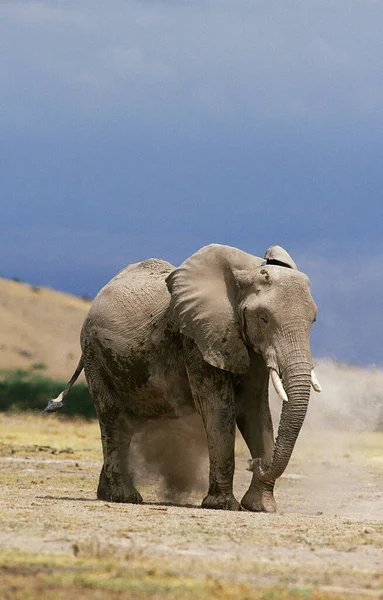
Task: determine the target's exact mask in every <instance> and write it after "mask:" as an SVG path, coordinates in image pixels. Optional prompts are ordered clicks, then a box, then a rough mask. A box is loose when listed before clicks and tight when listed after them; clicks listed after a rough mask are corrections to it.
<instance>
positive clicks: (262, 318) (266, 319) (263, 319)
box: [259, 313, 268, 323]
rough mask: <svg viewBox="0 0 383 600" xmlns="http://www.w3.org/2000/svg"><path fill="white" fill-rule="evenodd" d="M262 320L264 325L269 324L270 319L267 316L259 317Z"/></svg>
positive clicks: (261, 315)
mask: <svg viewBox="0 0 383 600" xmlns="http://www.w3.org/2000/svg"><path fill="white" fill-rule="evenodd" d="M259 318H260V320H261V321H262V323H268V318H267V315H266V314H264V313H262V314H260V315H259Z"/></svg>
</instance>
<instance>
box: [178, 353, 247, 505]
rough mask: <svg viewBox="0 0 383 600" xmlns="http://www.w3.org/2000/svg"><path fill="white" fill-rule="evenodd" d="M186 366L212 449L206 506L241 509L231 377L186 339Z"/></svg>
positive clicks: (209, 448)
mask: <svg viewBox="0 0 383 600" xmlns="http://www.w3.org/2000/svg"><path fill="white" fill-rule="evenodd" d="M186 344H187V347H188V350H187V352H185V354H186V359H185V363H186V368H187V372H188V377H189V384H190V389H191V392H192V394H193V398H194V402H195V405H196V409H197V412H198V413H199V414H200V415H201V416H202V419H203V423H204V426H205V431H206V436H207V444H208V450H209V460H210V472H209V490H208V493H207V496H206V497H205V498H204V500H203V502H202V507H203V508H216V509H224V510H240V505H239V502H238V501H237V500H236V499H235V498H234V495H233V477H234V442H235V404H234V391H233V387H232V383H231V379H230V376H229V375H228V374H227V373H226V372H225V371H222V370H220V369H216V368H214V367H211V366H210V365H208V364H207V363H206V362H204V361H203V359H202V356H201V354H200V352H199V350H198V348H197V347H196V346H194V347H191V342H186Z"/></svg>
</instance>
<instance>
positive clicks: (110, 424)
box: [97, 413, 142, 504]
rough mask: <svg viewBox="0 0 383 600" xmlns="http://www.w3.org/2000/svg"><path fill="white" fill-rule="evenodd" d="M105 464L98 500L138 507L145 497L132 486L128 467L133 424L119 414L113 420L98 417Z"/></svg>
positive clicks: (102, 470)
mask: <svg viewBox="0 0 383 600" xmlns="http://www.w3.org/2000/svg"><path fill="white" fill-rule="evenodd" d="M99 419H100V429H101V440H102V449H103V453H104V464H103V467H102V469H101V473H100V479H99V484H98V488H97V498H98V499H99V500H106V501H108V502H130V503H133V504H139V503H141V502H142V497H141V495H140V494H139V492H138V491H137V490H136V488H135V487H134V484H133V479H132V474H131V470H130V466H129V449H130V442H131V439H132V436H133V433H134V423H133V421H132V420H131V419H129V418H127V417H126V416H125V415H124V414H122V413H120V414H117V415H116V416H113V418H111V415H110V414H109V415H108V418H105V416H104V417H103V416H102V415H101V416H100V415H99Z"/></svg>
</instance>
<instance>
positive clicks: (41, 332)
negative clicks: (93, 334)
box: [0, 278, 90, 380]
mask: <svg viewBox="0 0 383 600" xmlns="http://www.w3.org/2000/svg"><path fill="white" fill-rule="evenodd" d="M89 308H90V301H88V300H83V299H81V298H78V297H76V296H72V295H70V294H64V293H62V292H57V291H55V290H52V289H50V288H45V287H35V286H32V285H29V284H26V283H21V282H18V281H10V280H7V279H2V278H0V370H4V369H25V370H30V369H31V368H32V367H33V365H45V367H46V369H45V373H46V374H47V375H49V376H50V377H52V378H55V379H63V380H67V379H69V378H70V376H71V375H72V372H73V371H74V369H75V367H76V365H77V362H78V360H79V357H80V331H81V326H82V323H83V321H84V318H85V316H86V314H87V312H88V310H89Z"/></svg>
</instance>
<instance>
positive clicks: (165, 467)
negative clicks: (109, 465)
mask: <svg viewBox="0 0 383 600" xmlns="http://www.w3.org/2000/svg"><path fill="white" fill-rule="evenodd" d="M132 450H133V462H134V471H135V472H136V473H137V474H138V475H137V477H136V478H137V483H138V479H142V478H144V479H145V481H146V483H148V482H149V483H152V484H153V486H155V488H157V489H158V498H159V500H161V499H164V500H165V501H168V502H171V503H173V504H174V503H178V502H185V501H186V500H189V501H190V499H191V498H193V493H195V494H198V496H197V498H198V501H199V502H200V496H201V494H204V493H206V491H207V487H208V454H207V443H206V434H205V430H204V428H203V424H202V419H201V417H200V416H199V415H198V414H196V413H195V414H193V415H191V416H188V417H182V418H180V419H159V420H156V421H152V422H149V423H147V424H146V425H145V426H144V427H143V428H142V430H141V431H140V433H139V434H138V435H137V436H136V439H135V443H134V447H133V448H132Z"/></svg>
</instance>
